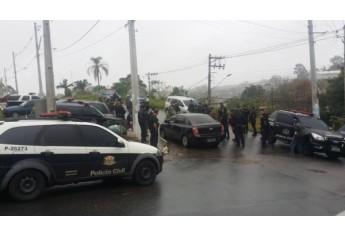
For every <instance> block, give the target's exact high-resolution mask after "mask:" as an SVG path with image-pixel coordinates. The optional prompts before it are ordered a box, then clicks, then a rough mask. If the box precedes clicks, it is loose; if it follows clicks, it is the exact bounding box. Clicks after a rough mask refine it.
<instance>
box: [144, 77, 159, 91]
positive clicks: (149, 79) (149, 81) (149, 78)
mask: <svg viewBox="0 0 345 236" xmlns="http://www.w3.org/2000/svg"><path fill="white" fill-rule="evenodd" d="M146 75H147V80H148V83H149V84H148V85H149V88H148V91H149V96H150V95H151V77H150V76H151V75H152V76H157V75H158V73H150V72H149V73H147V74H146Z"/></svg>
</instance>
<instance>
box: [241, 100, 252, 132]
mask: <svg viewBox="0 0 345 236" xmlns="http://www.w3.org/2000/svg"><path fill="white" fill-rule="evenodd" d="M249 113H250V111H249V110H248V108H247V105H244V106H243V108H242V114H243V117H244V133H245V134H246V133H248V117H249Z"/></svg>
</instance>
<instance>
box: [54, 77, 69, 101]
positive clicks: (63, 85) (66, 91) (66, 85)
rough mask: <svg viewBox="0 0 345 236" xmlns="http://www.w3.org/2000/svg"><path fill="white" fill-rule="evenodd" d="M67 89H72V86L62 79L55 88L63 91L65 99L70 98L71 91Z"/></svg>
mask: <svg viewBox="0 0 345 236" xmlns="http://www.w3.org/2000/svg"><path fill="white" fill-rule="evenodd" d="M69 87H73V84H68V82H67V79H63V81H62V83H61V82H60V84H59V85H58V86H56V88H57V89H64V90H65V96H66V97H69V96H72V91H71V90H70V89H69Z"/></svg>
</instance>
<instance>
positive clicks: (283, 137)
mask: <svg viewBox="0 0 345 236" xmlns="http://www.w3.org/2000/svg"><path fill="white" fill-rule="evenodd" d="M293 117H296V118H297V119H298V120H299V122H300V123H301V125H302V127H303V138H302V141H301V151H302V154H304V155H312V154H313V153H314V152H319V153H325V154H326V155H327V156H328V157H330V158H338V157H341V156H345V140H344V137H343V136H342V135H340V134H338V133H336V132H333V131H331V129H330V128H329V127H328V125H327V124H326V123H325V122H323V121H322V120H321V119H318V118H315V117H313V115H312V114H311V113H306V112H300V111H283V110H279V111H274V112H273V113H272V114H270V116H269V123H270V128H271V132H270V136H269V143H271V144H274V143H275V142H276V141H277V140H279V141H282V142H285V143H291V141H292V138H293V135H294V124H293V119H292V118H293Z"/></svg>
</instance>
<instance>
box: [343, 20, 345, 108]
mask: <svg viewBox="0 0 345 236" xmlns="http://www.w3.org/2000/svg"><path fill="white" fill-rule="evenodd" d="M343 30H344V39H343V44H344V68H343V76H344V113H345V25H344V27H343Z"/></svg>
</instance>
